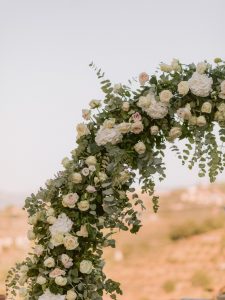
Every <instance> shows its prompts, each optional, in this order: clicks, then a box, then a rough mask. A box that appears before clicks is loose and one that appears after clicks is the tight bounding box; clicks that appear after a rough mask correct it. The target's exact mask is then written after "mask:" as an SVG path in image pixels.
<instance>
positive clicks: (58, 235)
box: [50, 232, 64, 247]
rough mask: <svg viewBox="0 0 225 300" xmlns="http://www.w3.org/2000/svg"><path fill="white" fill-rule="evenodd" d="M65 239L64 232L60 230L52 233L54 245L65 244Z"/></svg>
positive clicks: (51, 241)
mask: <svg viewBox="0 0 225 300" xmlns="http://www.w3.org/2000/svg"><path fill="white" fill-rule="evenodd" d="M63 239H64V234H63V233H60V232H58V233H56V234H53V235H52V237H51V240H50V243H51V244H52V245H53V247H57V246H59V245H62V244H63Z"/></svg>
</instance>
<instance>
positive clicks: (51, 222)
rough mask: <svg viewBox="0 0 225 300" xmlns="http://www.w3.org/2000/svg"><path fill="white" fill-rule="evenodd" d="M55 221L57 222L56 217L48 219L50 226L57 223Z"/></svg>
mask: <svg viewBox="0 0 225 300" xmlns="http://www.w3.org/2000/svg"><path fill="white" fill-rule="evenodd" d="M55 221H56V217H53V216H49V217H47V222H48V224H51V225H53V224H54V223H55Z"/></svg>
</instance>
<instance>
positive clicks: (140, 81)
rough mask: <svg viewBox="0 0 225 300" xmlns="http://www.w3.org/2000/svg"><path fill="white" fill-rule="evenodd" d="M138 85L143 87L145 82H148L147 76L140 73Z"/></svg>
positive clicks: (144, 73)
mask: <svg viewBox="0 0 225 300" xmlns="http://www.w3.org/2000/svg"><path fill="white" fill-rule="evenodd" d="M138 79H139V83H140V85H144V84H145V83H146V82H147V81H149V75H148V74H147V73H146V72H142V73H141V74H140V75H139V77H138Z"/></svg>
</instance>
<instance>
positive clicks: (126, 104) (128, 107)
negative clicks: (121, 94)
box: [122, 102, 130, 111]
mask: <svg viewBox="0 0 225 300" xmlns="http://www.w3.org/2000/svg"><path fill="white" fill-rule="evenodd" d="M129 109H130V103H129V102H123V104H122V110H123V111H129Z"/></svg>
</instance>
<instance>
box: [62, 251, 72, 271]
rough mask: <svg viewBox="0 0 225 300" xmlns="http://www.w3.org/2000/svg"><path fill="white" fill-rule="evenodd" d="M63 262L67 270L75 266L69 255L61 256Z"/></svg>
mask: <svg viewBox="0 0 225 300" xmlns="http://www.w3.org/2000/svg"><path fill="white" fill-rule="evenodd" d="M61 262H62V264H63V266H64V267H65V268H66V269H69V268H70V267H72V265H73V260H72V258H71V257H69V255H67V254H62V255H61Z"/></svg>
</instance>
